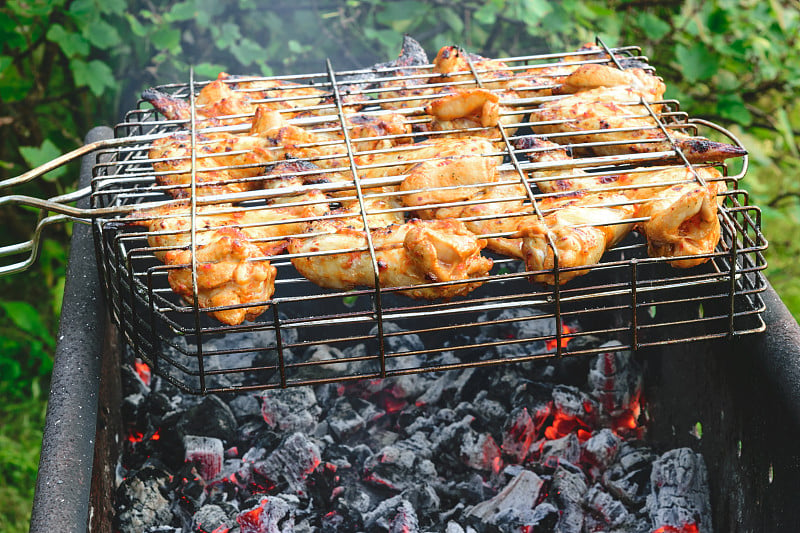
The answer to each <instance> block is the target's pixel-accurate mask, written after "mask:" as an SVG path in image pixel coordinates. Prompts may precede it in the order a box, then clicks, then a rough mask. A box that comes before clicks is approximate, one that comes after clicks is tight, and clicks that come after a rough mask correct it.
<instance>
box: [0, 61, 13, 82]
mask: <svg viewBox="0 0 800 533" xmlns="http://www.w3.org/2000/svg"><path fill="white" fill-rule="evenodd" d="M13 62H14V60H13V59H12V58H10V57H8V56H0V79H2V77H3V71H4V70H5V69H7V68H8V67H9V66H11V63H13Z"/></svg>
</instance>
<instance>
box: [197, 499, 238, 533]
mask: <svg viewBox="0 0 800 533" xmlns="http://www.w3.org/2000/svg"><path fill="white" fill-rule="evenodd" d="M192 521H193V522H194V524H193V527H194V529H195V530H197V531H198V532H199V533H212V532H213V531H214V530H215V529H217V528H222V529H224V528H226V527H227V528H230V527H232V526H233V525H234V523H235V522H234V521H233V520H231V519H230V518H228V513H227V512H225V511H224V510H223V509H222V507H220V506H219V505H204V506H203V507H201V508H200V510H199V511H197V512H196V513H195V514H194V516H193V517H192Z"/></svg>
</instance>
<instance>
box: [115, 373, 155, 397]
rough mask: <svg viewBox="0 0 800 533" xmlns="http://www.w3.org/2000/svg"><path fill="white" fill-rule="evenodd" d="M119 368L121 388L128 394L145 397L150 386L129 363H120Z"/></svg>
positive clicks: (148, 392)
mask: <svg viewBox="0 0 800 533" xmlns="http://www.w3.org/2000/svg"><path fill="white" fill-rule="evenodd" d="M119 370H120V376H121V379H122V390H124V391H125V392H126V393H127V394H128V395H134V396H136V395H138V396H140V397H142V398H145V397H146V396H147V395H148V394H150V386H149V385H148V384H146V383H145V382H144V381H143V380H142V378H141V376H140V375H139V374H138V373H137V372H136V370H135V369H134V368H133V367H132V366H131V365H121V366H120V369H119Z"/></svg>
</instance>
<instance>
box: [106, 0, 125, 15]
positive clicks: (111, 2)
mask: <svg viewBox="0 0 800 533" xmlns="http://www.w3.org/2000/svg"><path fill="white" fill-rule="evenodd" d="M99 7H100V12H101V13H106V14H108V15H122V14H123V13H125V10H126V9H127V7H128V4H127V2H125V0H103V1H102V2H100V3H99Z"/></svg>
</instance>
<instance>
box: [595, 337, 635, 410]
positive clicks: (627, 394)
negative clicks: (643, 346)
mask: <svg viewBox="0 0 800 533" xmlns="http://www.w3.org/2000/svg"><path fill="white" fill-rule="evenodd" d="M616 346H620V343H619V342H609V343H606V344H604V345H603V346H602V347H608V348H614V347H616ZM587 380H588V384H589V387H590V393H589V394H591V396H592V397H593V398H594V399H595V400H596V401H597V403H598V405H599V407H600V410H601V412H602V413H603V414H604V415H606V416H608V417H612V418H614V417H619V416H621V415H623V414H624V413H625V412H626V411H628V410H629V409H630V408H631V403H632V402H633V401H635V400H638V398H639V396H640V394H641V390H642V370H641V367H640V366H639V364H638V363H637V362H636V360H635V359H634V358H633V354H632V352H630V351H627V350H624V351H612V352H605V353H600V354H598V355H596V356H595V357H594V358H593V359H592V364H591V368H590V369H589V376H588V378H587Z"/></svg>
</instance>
